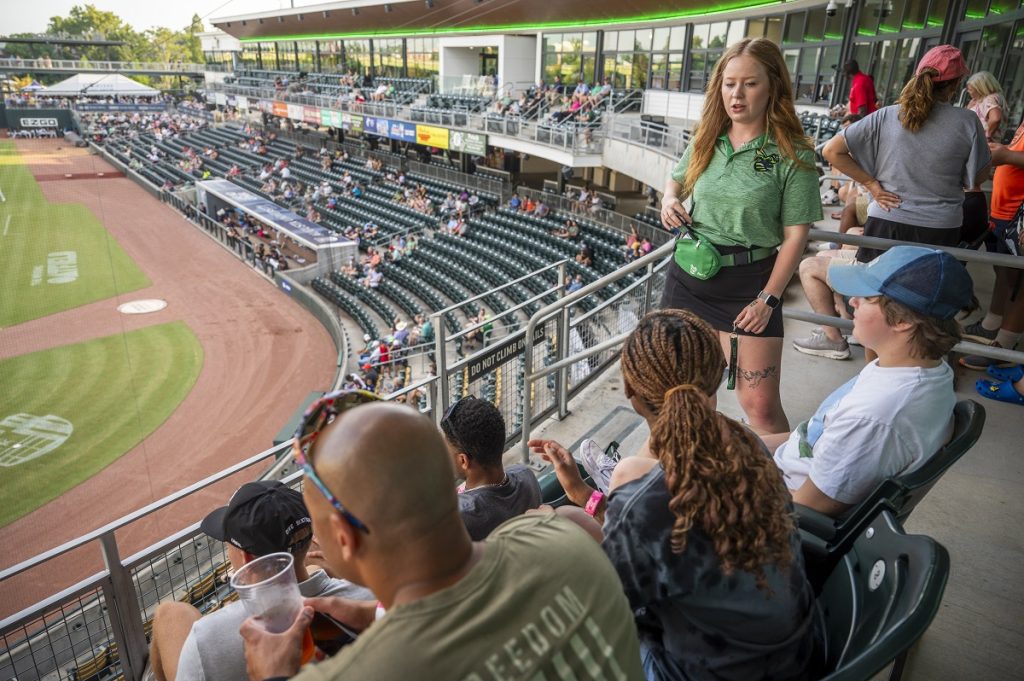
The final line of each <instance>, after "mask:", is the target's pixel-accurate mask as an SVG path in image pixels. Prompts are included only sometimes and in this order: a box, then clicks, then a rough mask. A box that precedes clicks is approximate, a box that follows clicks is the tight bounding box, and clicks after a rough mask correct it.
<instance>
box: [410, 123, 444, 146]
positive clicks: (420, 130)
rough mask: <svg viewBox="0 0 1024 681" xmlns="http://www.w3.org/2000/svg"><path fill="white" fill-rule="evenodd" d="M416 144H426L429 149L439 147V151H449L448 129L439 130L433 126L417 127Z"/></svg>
mask: <svg viewBox="0 0 1024 681" xmlns="http://www.w3.org/2000/svg"><path fill="white" fill-rule="evenodd" d="M416 143H417V144H425V145H426V146H428V147H437V148H438V149H447V148H448V128H438V127H435V126H433V125H417V126H416Z"/></svg>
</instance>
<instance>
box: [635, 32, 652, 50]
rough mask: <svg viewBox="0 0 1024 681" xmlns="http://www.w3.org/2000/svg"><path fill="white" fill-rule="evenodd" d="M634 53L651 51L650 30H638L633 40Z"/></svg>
mask: <svg viewBox="0 0 1024 681" xmlns="http://www.w3.org/2000/svg"><path fill="white" fill-rule="evenodd" d="M633 51H634V52H650V51H651V29H649V28H648V29H643V30H638V31H637V32H636V37H635V38H634V47H633Z"/></svg>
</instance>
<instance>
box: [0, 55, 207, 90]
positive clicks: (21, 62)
mask: <svg viewBox="0 0 1024 681" xmlns="http://www.w3.org/2000/svg"><path fill="white" fill-rule="evenodd" d="M222 66H223V65H221V64H205V63H203V64H197V63H188V62H139V61H92V60H88V59H48V58H45V57H39V58H32V59H23V58H21V57H2V58H0V68H19V69H20V68H24V69H29V70H46V69H53V70H61V71H66V70H77V71H110V72H117V71H163V72H167V73H196V72H201V71H217V70H220V69H219V68H213V67H222ZM45 92H46V91H45V90H43V93H44V94H45Z"/></svg>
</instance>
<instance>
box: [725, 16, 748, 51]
mask: <svg viewBox="0 0 1024 681" xmlns="http://www.w3.org/2000/svg"><path fill="white" fill-rule="evenodd" d="M746 23H747V22H745V21H742V20H740V21H730V22H729V35H728V37H727V38H726V40H725V42H726V44H727V45H733V44H735V43H738V42H739V41H741V40H743V38H744V35H745V32H746V29H747V26H746Z"/></svg>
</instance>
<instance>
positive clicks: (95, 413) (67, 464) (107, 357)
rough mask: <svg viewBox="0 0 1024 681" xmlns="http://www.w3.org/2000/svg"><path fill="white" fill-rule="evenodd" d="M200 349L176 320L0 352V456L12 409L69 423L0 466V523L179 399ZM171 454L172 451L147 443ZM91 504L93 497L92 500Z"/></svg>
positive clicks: (110, 457)
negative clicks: (31, 452)
mask: <svg viewBox="0 0 1024 681" xmlns="http://www.w3.org/2000/svg"><path fill="white" fill-rule="evenodd" d="M202 364H203V349H202V346H201V345H200V344H199V341H198V339H196V337H195V334H193V333H192V330H191V329H189V328H188V326H187V325H186V324H185V323H184V322H171V323H169V324H159V325H157V326H151V327H147V328H145V329H140V330H138V331H131V332H128V333H124V334H118V335H114V336H107V337H104V338H98V339H96V340H91V341H87V342H85V343H78V344H75V345H66V346H64V347H60V348H54V349H51V350H42V351H40V352H34V353H31V354H28V355H21V356H19V357H14V358H11V359H7V360H2V361H0V386H2V387H3V390H0V462H2V461H5V458H4V457H5V455H6V457H7V458H6V461H7V462H8V463H9V462H10V456H11V454H12V453H18V452H23V451H25V449H20V448H19V449H12V444H16V443H17V442H18V441H19V440H20V441H21V442H23V443H27V442H28V441H27V440H26V439H25V436H24V435H21V436H19V435H17V434H15V433H12V432H11V427H10V426H9V425H8V427H6V428H5V427H4V423H5V421H7V422H8V424H9V423H10V421H9V419H10V417H11V416H12V415H15V414H22V413H24V414H31V415H34V416H48V415H51V414H52V415H54V416H57V417H60V418H62V419H65V420H67V421H69V422H70V423H71V424H72V425H73V427H74V430H73V432H72V433H71V435H70V437H68V438H67V440H66V441H65V442H64V443H63V444H61V445H59V446H58V447H57V448H55V449H53V450H52V451H50V452H49V453H46V454H43V455H41V456H39V457H38V458H34V459H31V460H26V461H24V462H22V463H18V464H16V465H13V466H0V527H2V526H4V525H7V524H8V523H10V522H12V521H14V520H16V519H18V518H20V517H21V516H23V515H25V514H27V513H29V512H30V511H32V510H34V509H36V508H38V507H39V506H42V505H43V504H45V503H46V502H48V501H51V500H52V499H55V498H57V497H58V496H60V495H61V494H63V493H64V492H66V491H67V490H69V489H71V488H72V487H74V486H75V485H77V484H79V483H80V482H82V481H84V480H86V479H88V478H89V477H91V476H93V475H95V474H96V473H97V472H99V471H100V470H102V469H103V468H105V467H106V466H108V465H109V464H111V463H112V462H113V461H115V460H116V459H117V458H118V457H120V456H121V455H122V454H124V453H125V452H127V451H128V450H130V449H131V448H132V447H134V446H135V445H137V444H138V443H139V442H141V441H142V440H143V438H145V437H146V436H147V435H149V434H150V433H151V432H153V431H154V430H155V429H156V428H157V427H158V426H159V425H160V424H162V423H163V422H164V421H165V420H167V418H168V417H169V416H170V415H171V413H172V412H173V411H174V409H175V408H176V407H177V406H178V404H179V403H180V402H181V401H182V400H183V399H184V398H185V396H186V395H187V394H188V392H189V390H191V389H192V385H193V384H194V383H195V381H196V378H197V377H198V376H199V370H200V369H201V368H202ZM157 454H159V455H160V456H173V455H174V454H175V453H174V452H157ZM97 501H98V502H100V503H101V500H97Z"/></svg>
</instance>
